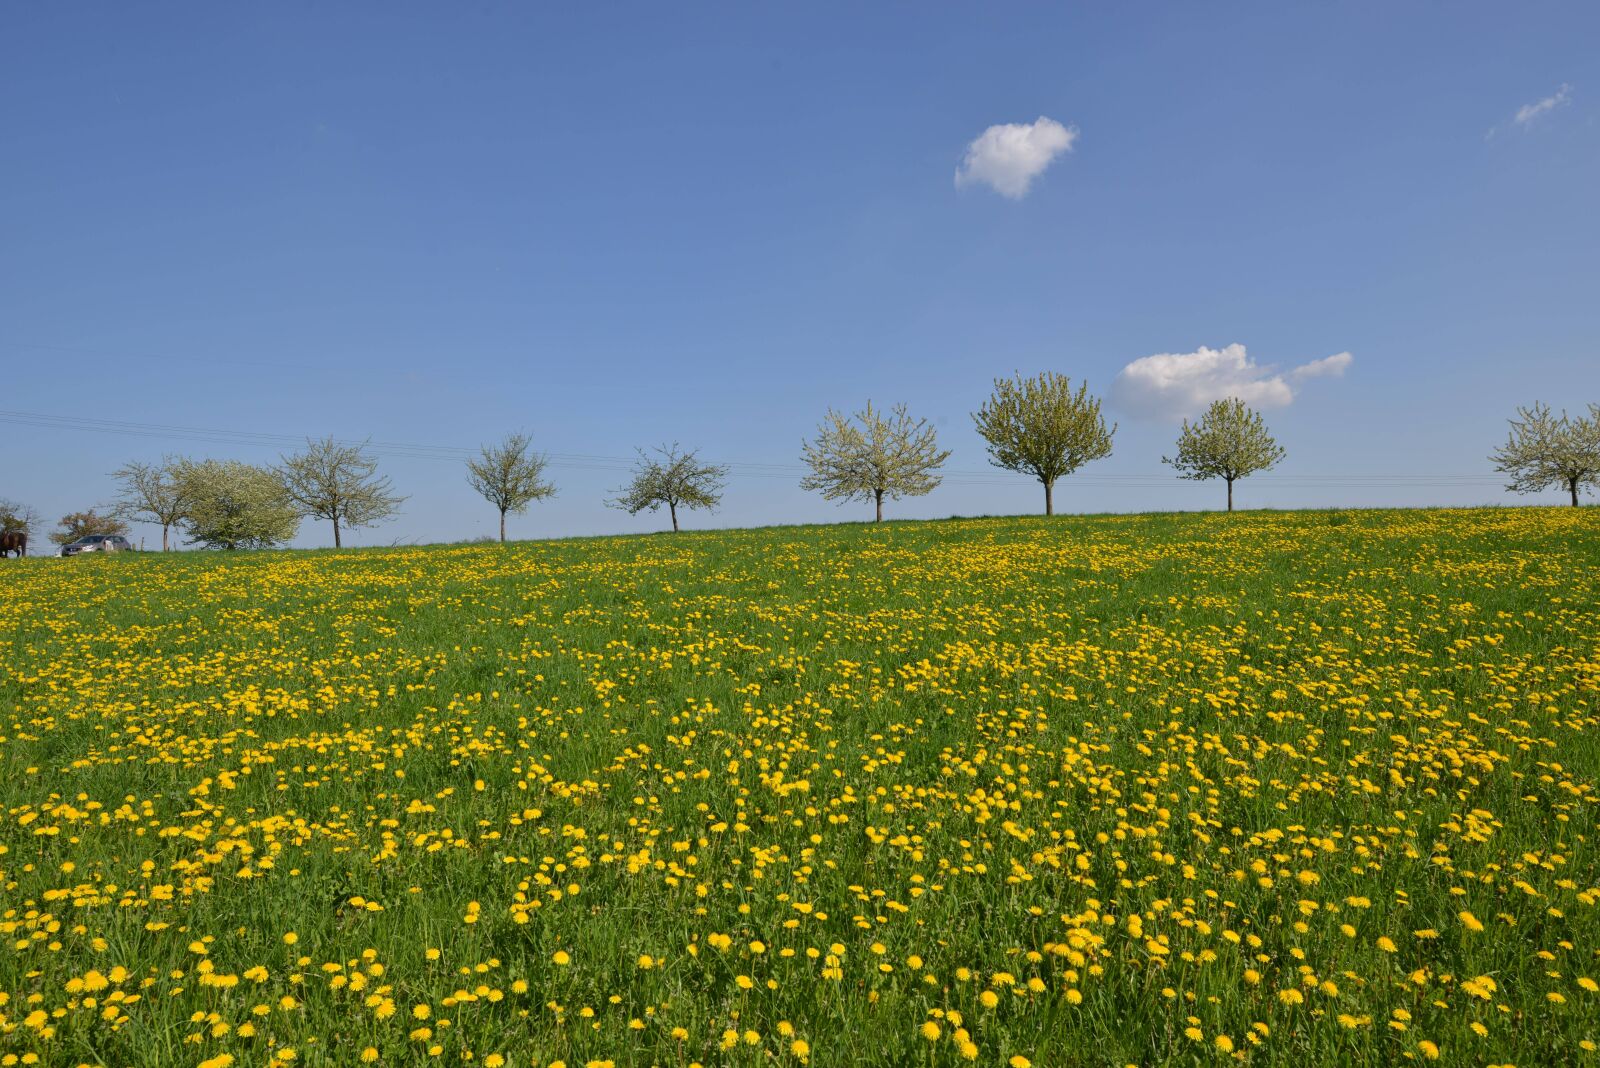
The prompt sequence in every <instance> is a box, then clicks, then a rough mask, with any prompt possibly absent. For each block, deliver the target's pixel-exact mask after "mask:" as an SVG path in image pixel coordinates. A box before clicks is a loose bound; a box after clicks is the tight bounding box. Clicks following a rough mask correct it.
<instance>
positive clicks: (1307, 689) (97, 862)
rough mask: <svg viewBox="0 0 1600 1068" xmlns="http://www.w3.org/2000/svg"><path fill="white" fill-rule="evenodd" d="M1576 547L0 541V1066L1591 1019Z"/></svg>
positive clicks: (1458, 1036) (1176, 526)
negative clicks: (72, 548) (14, 556)
mask: <svg viewBox="0 0 1600 1068" xmlns="http://www.w3.org/2000/svg"><path fill="white" fill-rule="evenodd" d="M1597 569H1600V531H1597V527H1596V521H1595V516H1594V513H1593V512H1592V510H1588V509H1581V510H1574V509H1551V510H1531V509H1527V510H1484V511H1440V512H1349V513H1289V514H1260V513H1257V514H1238V515H1234V516H1231V517H1230V516H1220V515H1207V516H1137V517H1096V518H1091V519H1056V520H1051V521H1044V520H968V521H953V522H945V523H925V524H912V523H906V524H899V523H894V524H885V525H882V526H840V527H818V528H796V529H780V530H766V531H740V532H724V533H712V534H688V535H681V536H663V537H645V538H618V539H598V540H585V541H572V542H549V543H528V544H522V545H513V546H510V547H508V548H505V549H502V548H500V547H498V546H473V547H464V548H463V547H454V548H452V547H433V548H421V549H404V550H372V551H360V552H347V553H343V554H338V555H335V554H331V553H262V554H245V555H238V556H224V555H201V554H183V555H174V556H158V555H154V554H149V555H141V556H129V557H108V558H104V559H87V558H84V559H74V560H70V561H55V560H41V561H22V562H0V619H3V620H4V621H5V625H4V626H3V627H0V891H3V894H0V1065H12V1064H18V1063H38V1064H50V1065H54V1064H63V1065H73V1064H79V1063H85V1064H104V1065H140V1066H145V1065H151V1066H153V1065H163V1066H166V1065H201V1064H205V1065H207V1066H210V1068H222V1066H224V1065H230V1064H238V1065H247V1064H254V1065H264V1064H269V1063H279V1064H282V1063H288V1062H293V1063H297V1064H349V1063H360V1062H362V1061H363V1060H368V1061H371V1062H372V1063H379V1064H390V1065H395V1064H423V1063H450V1064H461V1063H463V1062H468V1063H472V1064H475V1065H486V1066H494V1065H498V1064H500V1063H502V1060H501V1059H503V1063H505V1064H511V1065H541V1066H542V1065H549V1064H551V1063H552V1062H556V1061H562V1062H565V1064H567V1065H568V1066H577V1065H584V1064H588V1063H592V1062H600V1063H614V1064H616V1065H650V1064H660V1065H687V1064H690V1063H693V1062H700V1063H702V1064H706V1065H711V1064H742V1065H756V1064H772V1065H784V1064H791V1065H792V1064H800V1063H810V1064H813V1065H857V1064H876V1065H902V1064H914V1065H922V1064H964V1063H968V1062H970V1061H975V1062H976V1063H979V1064H987V1065H1004V1064H1007V1063H1009V1062H1012V1060H1013V1058H1023V1059H1025V1060H1027V1061H1031V1062H1032V1063H1033V1064H1034V1065H1039V1066H1045V1065H1066V1064H1126V1063H1136V1064H1145V1065H1149V1064H1194V1063H1222V1062H1225V1061H1228V1060H1234V1059H1245V1060H1253V1061H1258V1062H1260V1063H1273V1064H1281V1063H1300V1064H1306V1065H1334V1064H1338V1065H1344V1064H1373V1065H1379V1064H1385V1065H1386V1064H1393V1063H1396V1062H1400V1061H1404V1060H1407V1059H1412V1060H1417V1061H1424V1060H1428V1059H1432V1058H1434V1057H1436V1056H1437V1057H1439V1058H1440V1059H1441V1060H1449V1061H1451V1062H1456V1063H1469V1064H1507V1063H1509V1064H1518V1065H1530V1064H1557V1063H1562V1064H1565V1063H1587V1062H1590V1061H1591V1060H1592V1059H1593V1058H1594V1057H1595V1054H1594V1042H1595V1041H1596V1040H1600V988H1597V984H1596V980H1600V960H1597V953H1600V937H1597V935H1600V914H1597V904H1600V865H1597V860H1596V854H1595V850H1594V842H1593V836H1594V832H1595V823H1596V784H1597V779H1600V750H1597V747H1596V738H1597V732H1600V720H1597V718H1596V710H1595V702H1596V695H1597V693H1600V652H1597V643H1600V570H1597ZM29 1058H32V1059H31V1060H30V1059H29ZM1016 1063H1018V1064H1021V1063H1022V1062H1021V1061H1017V1062H1016Z"/></svg>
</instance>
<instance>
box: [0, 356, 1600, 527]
mask: <svg viewBox="0 0 1600 1068" xmlns="http://www.w3.org/2000/svg"><path fill="white" fill-rule="evenodd" d="M972 418H973V421H974V423H975V424H976V427H977V431H978V433H979V435H980V436H982V437H983V439H984V441H985V442H986V443H987V445H988V452H989V459H990V462H991V463H993V464H994V465H995V466H997V467H1000V468H1004V469H1005V470H1008V471H1015V472H1018V473H1020V474H1025V475H1028V476H1031V477H1032V478H1034V479H1036V480H1037V481H1038V482H1039V483H1040V484H1041V486H1042V487H1043V489H1044V514H1045V515H1053V514H1054V512H1055V497H1054V493H1055V485H1056V483H1057V482H1058V481H1059V480H1060V479H1062V478H1064V477H1066V476H1067V475H1070V474H1071V473H1072V472H1074V471H1076V470H1078V469H1079V468H1080V467H1082V466H1084V465H1085V464H1087V463H1091V462H1093V461H1095V460H1100V459H1104V458H1105V457H1107V456H1110V455H1111V443H1112V438H1113V436H1114V435H1115V433H1116V430H1117V427H1116V424H1115V423H1113V424H1111V425H1110V426H1107V425H1106V421H1105V419H1104V417H1103V416H1102V415H1101V411H1100V398H1098V397H1095V396H1093V395H1091V394H1090V393H1089V391H1088V387H1087V385H1085V384H1080V385H1079V386H1078V388H1077V389H1076V390H1074V389H1073V388H1072V383H1071V381H1070V380H1069V379H1068V378H1067V377H1066V376H1065V375H1059V374H1055V373H1053V372H1046V373H1044V374H1040V375H1037V376H1035V377H1033V378H1023V377H1021V376H1020V375H1019V376H1016V377H1013V378H1002V379H996V380H995V383H994V392H993V393H992V394H991V395H990V396H989V398H988V399H987V400H986V401H985V402H984V403H983V406H982V407H981V408H979V409H978V411H976V412H974V413H973V416H972ZM1510 424H1511V432H1510V437H1509V439H1508V440H1507V442H1506V444H1505V445H1504V446H1502V447H1501V448H1499V449H1497V450H1496V451H1495V452H1494V453H1493V454H1492V455H1491V456H1490V459H1491V460H1492V461H1494V463H1495V469H1496V470H1497V471H1499V472H1501V473H1503V474H1505V475H1506V476H1507V477H1508V479H1509V481H1508V483H1507V489H1509V490H1512V491H1514V492H1518V493H1533V492H1538V491H1541V490H1546V489H1550V488H1552V487H1559V488H1561V489H1564V490H1567V491H1568V493H1569V494H1570V497H1571V502H1572V504H1573V505H1574V506H1576V505H1577V504H1578V493H1579V490H1580V489H1585V488H1586V489H1589V490H1590V491H1591V492H1593V491H1594V490H1595V489H1596V488H1600V405H1593V404H1591V405H1589V414H1588V416H1587V417H1584V416H1579V417H1576V418H1569V417H1568V416H1567V414H1566V412H1564V411H1563V412H1562V413H1561V414H1560V415H1556V414H1554V413H1553V412H1552V411H1551V410H1550V408H1549V407H1548V406H1546V405H1544V404H1542V403H1536V404H1534V405H1533V406H1532V407H1530V408H1519V409H1518V410H1517V418H1515V419H1512V420H1510ZM306 444H307V447H306V449H305V451H304V452H300V453H296V454H294V455H291V456H284V457H281V462H280V463H279V464H277V465H272V466H261V465H255V464H248V463H243V462H240V461H237V460H209V459H208V460H198V461H197V460H191V459H188V458H185V457H167V458H165V459H163V460H162V461H161V462H160V463H157V464H147V463H138V462H135V463H130V464H128V465H126V466H124V467H122V468H121V469H119V470H117V471H115V472H113V473H112V477H114V478H115V479H116V480H117V481H118V484H119V493H118V496H117V498H116V500H115V501H114V502H113V503H112V504H111V505H110V507H109V508H107V509H106V511H105V512H104V514H102V513H100V512H98V511H96V510H93V509H91V510H89V511H86V512H74V513H72V514H70V515H67V516H64V517H62V519H61V523H60V527H61V529H60V530H58V531H55V532H53V533H51V535H50V539H51V540H52V541H54V542H56V543H57V544H61V545H64V544H67V543H69V542H71V541H74V540H76V539H78V538H81V537H83V536H85V535H92V534H124V535H125V534H126V533H127V531H128V523H129V522H130V521H132V522H143V523H150V524H153V525H157V526H160V527H161V548H162V550H163V551H165V550H166V549H168V548H169V547H170V540H169V532H170V531H172V530H173V529H174V528H177V529H179V530H181V531H182V532H183V534H184V536H185V542H186V544H189V545H199V546H204V547H206V548H217V549H245V548H268V547H272V546H276V545H281V544H284V543H285V542H288V541H290V540H292V539H293V538H294V536H295V533H296V532H297V531H298V529H299V526H300V523H301V521H302V520H305V519H318V520H326V521H328V522H331V523H332V524H333V543H334V546H335V547H336V548H339V547H342V545H343V540H342V534H343V532H344V531H347V530H351V529H355V528H361V527H368V526H372V525H374V524H377V523H381V522H384V521H385V520H388V519H390V518H393V517H394V516H395V515H396V514H398V512H399V508H400V505H401V504H403V503H404V502H405V499H406V498H404V497H402V496H399V495H398V494H396V493H395V492H394V490H393V487H392V486H391V484H390V481H389V479H388V477H387V476H383V475H379V474H378V471H377V466H378V463H377V460H376V459H375V458H373V457H372V456H371V455H370V454H369V453H368V452H367V450H366V447H365V446H364V445H361V444H352V443H341V442H339V441H336V440H335V439H333V438H331V437H330V438H326V439H323V440H321V441H307V443H306ZM1284 455H1285V454H1284V450H1283V448H1282V447H1281V446H1279V445H1278V443H1277V441H1276V440H1274V438H1273V436H1272V434H1271V433H1270V432H1269V430H1268V429H1267V425H1266V423H1265V421H1264V420H1263V419H1262V417H1261V413H1260V412H1258V411H1255V410H1254V409H1252V408H1251V407H1249V406H1248V405H1247V404H1245V402H1244V401H1242V400H1240V399H1239V398H1237V397H1229V398H1225V399H1222V400H1218V401H1215V402H1213V403H1212V404H1211V406H1210V407H1209V408H1208V409H1207V410H1206V411H1205V413H1204V414H1202V415H1201V416H1200V417H1199V418H1198V419H1197V420H1196V421H1195V422H1194V423H1190V422H1189V421H1188V420H1187V419H1185V420H1184V422H1183V426H1182V428H1181V430H1180V431H1179V434H1178V440H1177V448H1176V455H1175V456H1172V457H1163V458H1162V462H1163V463H1166V464H1169V465H1171V466H1172V467H1173V468H1174V469H1175V471H1176V473H1177V476H1178V477H1179V478H1185V479H1199V480H1207V479H1218V478H1220V479H1222V480H1224V481H1225V482H1226V483H1227V507H1228V511H1230V512H1231V511H1233V484H1234V483H1235V482H1237V481H1238V480H1240V479H1243V478H1247V477H1249V476H1250V475H1252V474H1255V473H1257V472H1261V471H1268V470H1271V469H1272V468H1273V467H1276V466H1277V465H1278V463H1280V462H1281V461H1282V460H1283V458H1284ZM949 457H950V451H949V450H947V449H940V448H939V444H938V438H937V435H936V434H935V432H934V429H933V427H931V426H929V425H928V422H927V420H925V419H913V418H912V417H911V416H910V415H909V414H908V413H907V411H906V408H905V406H904V405H896V406H895V407H894V408H892V409H890V410H889V411H888V412H887V413H886V412H884V411H882V410H881V409H877V408H874V407H873V406H872V403H871V402H870V401H869V402H868V403H867V406H866V408H865V409H864V410H863V411H860V412H857V413H855V414H854V415H853V416H847V415H845V414H843V413H841V412H837V411H833V410H831V409H830V410H829V411H828V414H827V417H826V418H825V419H824V421H823V423H822V425H821V426H820V427H819V428H818V430H817V434H816V436H815V437H814V438H812V439H811V440H809V441H806V442H805V443H804V444H803V446H802V451H801V459H802V460H803V461H804V463H805V465H806V466H807V467H808V468H809V469H810V470H809V473H808V474H806V475H805V476H804V477H803V478H802V479H801V480H800V486H801V488H803V489H807V490H814V491H816V492H818V493H820V494H821V495H822V497H823V498H824V499H825V500H837V501H841V502H843V501H852V500H854V501H869V502H871V503H872V504H873V505H874V506H875V509H876V513H875V514H876V519H877V520H880V521H881V520H882V519H883V502H884V501H885V500H886V499H887V500H899V499H900V498H902V497H920V496H923V495H925V494H928V493H930V492H932V491H933V490H934V489H935V488H937V487H938V485H939V484H940V482H941V477H940V475H939V469H940V468H941V467H943V466H944V463H945V461H946V460H948V459H949ZM547 466H548V459H547V458H546V457H545V456H543V455H542V454H540V453H538V452H536V451H534V448H533V442H532V439H531V438H530V437H529V436H528V435H527V434H523V433H517V434H509V435H507V436H506V437H505V438H504V439H503V440H502V441H500V442H499V443H497V444H494V445H486V446H484V447H483V448H482V450H481V454H480V455H479V456H477V457H475V458H473V459H470V460H468V461H467V462H466V468H467V470H466V478H467V482H468V484H469V485H471V487H472V488H473V489H474V490H476V491H477V492H478V493H479V494H481V495H482V496H483V498H484V499H485V500H486V501H488V503H489V504H490V505H492V506H493V507H494V508H495V509H496V510H497V511H498V513H499V516H500V541H501V542H502V543H504V542H505V540H506V516H507V515H520V514H522V513H524V512H526V511H527V509H528V507H529V506H530V505H531V504H533V503H534V502H536V501H540V500H544V499H546V498H548V497H551V496H553V495H554V494H555V492H556V489H555V486H554V484H553V483H551V482H550V481H549V480H548V479H547V478H546V477H545V471H546V468H547ZM728 470H729V469H728V467H727V466H726V465H723V464H716V463H708V462H705V461H702V460H701V459H700V458H699V456H698V454H697V451H696V450H693V449H690V450H683V449H680V447H679V446H678V445H676V444H673V445H667V446H662V447H661V448H659V449H656V450H655V454H654V455H652V454H650V453H647V452H645V451H644V450H642V449H641V450H639V461H638V463H637V465H636V466H635V468H634V471H633V477H632V480H631V481H630V482H629V484H628V485H627V486H625V487H623V488H622V489H620V490H618V491H616V492H617V496H616V497H614V498H610V499H608V500H607V501H606V503H607V505H609V506H610V507H614V508H619V509H621V510H622V511H625V512H627V513H629V514H630V515H637V514H639V513H640V512H644V511H650V512H655V511H657V510H658V509H660V508H662V507H665V508H666V509H667V511H668V513H669V514H670V516H671V518H672V529H673V530H674V531H676V530H678V512H679V509H715V508H716V507H717V505H718V504H719V503H721V501H722V497H723V493H724V489H725V487H726V484H727V478H728ZM38 522H39V519H38V515H37V513H35V512H33V511H32V510H30V509H28V508H26V507H23V506H22V505H19V504H15V503H12V502H8V501H4V500H0V532H3V533H6V534H15V533H18V532H20V533H21V534H23V535H24V536H26V535H27V534H28V533H29V532H30V531H31V529H32V528H33V527H35V526H36V525H37V524H38ZM13 540H14V539H13Z"/></svg>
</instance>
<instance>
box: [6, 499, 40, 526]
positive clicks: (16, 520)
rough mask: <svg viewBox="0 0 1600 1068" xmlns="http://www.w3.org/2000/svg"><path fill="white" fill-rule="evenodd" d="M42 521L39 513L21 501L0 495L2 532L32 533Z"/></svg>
mask: <svg viewBox="0 0 1600 1068" xmlns="http://www.w3.org/2000/svg"><path fill="white" fill-rule="evenodd" d="M41 521H42V520H41V519H40V517H39V513H38V512H37V511H36V510H34V509H32V508H29V507H28V506H27V505H25V504H23V503H22V502H21V501H13V500H7V499H6V498H4V497H0V534H16V533H21V534H31V533H32V532H33V528H34V527H36V526H38V525H39V524H40V522H41Z"/></svg>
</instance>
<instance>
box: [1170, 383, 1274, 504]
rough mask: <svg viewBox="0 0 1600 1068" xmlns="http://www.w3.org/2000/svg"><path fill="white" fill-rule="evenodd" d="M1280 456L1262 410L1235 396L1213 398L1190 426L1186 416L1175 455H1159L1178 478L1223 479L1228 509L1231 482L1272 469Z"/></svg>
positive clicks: (1231, 500)
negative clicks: (1221, 398) (1170, 466)
mask: <svg viewBox="0 0 1600 1068" xmlns="http://www.w3.org/2000/svg"><path fill="white" fill-rule="evenodd" d="M1283 457H1284V451H1283V449H1282V448H1281V447H1280V446H1279V445H1278V443H1277V441H1275V440H1274V439H1273V437H1272V435H1271V434H1270V433H1269V432H1268V431H1267V424H1266V421H1265V420H1263V419H1262V418H1261V413H1260V412H1258V411H1256V410H1255V409H1254V408H1251V407H1250V406H1249V405H1247V404H1245V402H1244V401H1242V400H1240V399H1239V398H1238V397H1227V398H1224V399H1223V400H1218V401H1212V402H1211V407H1210V408H1207V409H1206V411H1205V414H1204V415H1202V416H1201V417H1200V419H1199V420H1198V421H1197V422H1195V423H1193V424H1192V425H1191V424H1190V422H1189V420H1187V419H1185V420H1184V421H1183V429H1182V430H1181V431H1179V433H1178V455H1177V456H1175V457H1172V458H1167V457H1162V459H1161V462H1162V463H1164V464H1171V465H1172V466H1173V467H1175V468H1176V469H1177V471H1178V477H1179V478H1191V479H1208V478H1222V479H1226V480H1227V482H1228V511H1230V512H1231V511H1233V484H1234V482H1235V481H1237V480H1238V479H1241V478H1245V477H1247V476H1249V475H1252V474H1254V473H1256V472H1257V471H1268V470H1271V469H1272V468H1273V467H1276V466H1277V464H1278V463H1279V461H1281V460H1282V459H1283Z"/></svg>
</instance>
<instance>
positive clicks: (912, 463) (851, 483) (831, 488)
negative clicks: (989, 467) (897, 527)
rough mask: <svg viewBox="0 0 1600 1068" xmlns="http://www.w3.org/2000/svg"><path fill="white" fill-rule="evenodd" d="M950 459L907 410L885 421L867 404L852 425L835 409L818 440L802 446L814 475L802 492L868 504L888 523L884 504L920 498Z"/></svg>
mask: <svg viewBox="0 0 1600 1068" xmlns="http://www.w3.org/2000/svg"><path fill="white" fill-rule="evenodd" d="M949 458H950V453H949V450H941V449H940V448H939V442H938V436H937V435H936V434H935V433H934V429H933V427H931V426H929V425H928V421H927V420H926V419H912V418H911V416H910V415H908V414H907V413H906V406H905V405H904V404H897V405H895V407H894V408H893V409H892V410H891V411H890V412H889V414H888V416H887V417H886V416H885V415H884V414H883V412H881V411H879V410H878V409H875V408H873V406H872V402H871V401H868V402H867V407H866V409H865V410H864V411H860V412H857V413H856V414H855V416H854V418H853V419H852V418H851V417H849V416H846V415H844V414H842V413H840V412H836V411H834V410H833V409H831V408H830V409H828V415H827V418H826V419H825V420H824V421H823V423H822V425H821V426H820V427H819V428H818V429H817V436H816V439H815V440H813V441H808V442H806V443H804V445H803V446H802V453H801V459H802V460H804V461H805V463H806V466H808V467H810V468H811V473H810V474H809V475H806V476H805V477H804V478H803V479H801V480H800V488H801V489H808V490H816V491H818V492H819V493H821V494H822V496H823V499H824V500H838V501H846V500H868V501H872V502H874V503H875V504H876V505H877V518H878V519H879V520H880V521H881V520H882V519H883V501H884V498H885V497H887V498H889V499H890V500H899V499H900V498H901V497H921V496H923V495H925V494H928V493H931V492H933V490H934V489H935V488H936V487H937V486H938V485H939V483H940V481H941V479H940V477H939V475H938V474H937V472H938V469H939V468H940V467H943V466H944V462H945V461H946V460H947V459H949Z"/></svg>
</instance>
